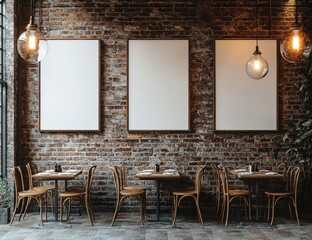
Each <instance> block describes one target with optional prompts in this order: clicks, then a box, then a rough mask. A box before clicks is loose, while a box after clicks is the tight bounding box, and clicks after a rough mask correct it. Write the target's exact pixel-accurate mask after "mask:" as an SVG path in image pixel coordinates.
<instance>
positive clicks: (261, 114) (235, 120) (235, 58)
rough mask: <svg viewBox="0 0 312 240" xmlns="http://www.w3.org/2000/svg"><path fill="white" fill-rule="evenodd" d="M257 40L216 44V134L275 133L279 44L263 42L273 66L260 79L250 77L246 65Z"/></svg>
mask: <svg viewBox="0 0 312 240" xmlns="http://www.w3.org/2000/svg"><path fill="white" fill-rule="evenodd" d="M255 45H256V41H255V40H216V41H215V116H214V118H215V119H214V121H215V130H216V131H274V130H277V128H278V119H277V66H276V65H277V49H276V45H277V41H276V40H259V48H260V51H261V52H262V56H263V57H264V58H265V59H266V60H267V62H268V64H269V72H268V74H267V75H266V76H265V77H264V78H262V79H260V80H253V79H251V78H249V77H248V75H247V74H246V71H245V65H246V62H247V61H248V59H249V58H250V57H251V55H252V53H253V51H254V50H255Z"/></svg>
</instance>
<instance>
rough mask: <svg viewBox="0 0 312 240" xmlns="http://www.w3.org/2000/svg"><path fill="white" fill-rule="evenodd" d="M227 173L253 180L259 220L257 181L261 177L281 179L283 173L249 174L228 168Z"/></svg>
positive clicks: (257, 218)
mask: <svg viewBox="0 0 312 240" xmlns="http://www.w3.org/2000/svg"><path fill="white" fill-rule="evenodd" d="M229 173H230V174H232V175H234V176H236V177H237V178H238V179H242V180H250V181H255V183H256V184H255V186H256V220H257V221H259V181H260V180H262V179H281V178H284V175H283V174H279V173H276V174H266V173H265V172H253V173H252V174H250V175H244V174H242V172H237V171H236V170H229Z"/></svg>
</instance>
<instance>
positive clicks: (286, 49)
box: [280, 1, 312, 63]
mask: <svg viewBox="0 0 312 240" xmlns="http://www.w3.org/2000/svg"><path fill="white" fill-rule="evenodd" d="M311 49H312V46H311V41H310V38H309V36H308V35H307V34H306V33H305V32H304V31H302V26H301V25H300V24H299V20H298V12H297V1H296V5H295V19H294V23H293V24H292V25H291V28H290V31H289V32H288V33H287V34H286V35H285V36H284V38H283V39H282V41H281V44H280V51H281V55H282V57H283V58H284V59H285V60H286V61H288V62H291V63H296V62H300V61H303V60H305V59H307V58H308V57H309V56H310V53H311Z"/></svg>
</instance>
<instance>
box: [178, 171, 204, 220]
mask: <svg viewBox="0 0 312 240" xmlns="http://www.w3.org/2000/svg"><path fill="white" fill-rule="evenodd" d="M204 169H205V166H200V167H198V168H197V170H196V175H195V187H194V188H193V189H190V188H188V189H186V190H180V191H173V193H172V195H173V202H172V203H173V213H172V225H175V222H176V218H177V211H178V207H179V205H180V202H181V200H182V199H183V198H185V197H192V198H193V199H194V200H195V204H196V209H197V214H198V219H199V221H200V223H201V224H202V225H204V221H203V218H202V214H201V210H200V203H199V199H200V192H201V185H202V178H203V171H204Z"/></svg>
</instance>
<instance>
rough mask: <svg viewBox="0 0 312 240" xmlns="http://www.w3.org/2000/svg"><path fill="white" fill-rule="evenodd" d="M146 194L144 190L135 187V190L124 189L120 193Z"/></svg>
mask: <svg viewBox="0 0 312 240" xmlns="http://www.w3.org/2000/svg"><path fill="white" fill-rule="evenodd" d="M141 194H144V190H139V189H133V190H126V189H125V190H122V191H120V195H122V196H135V195H141Z"/></svg>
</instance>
